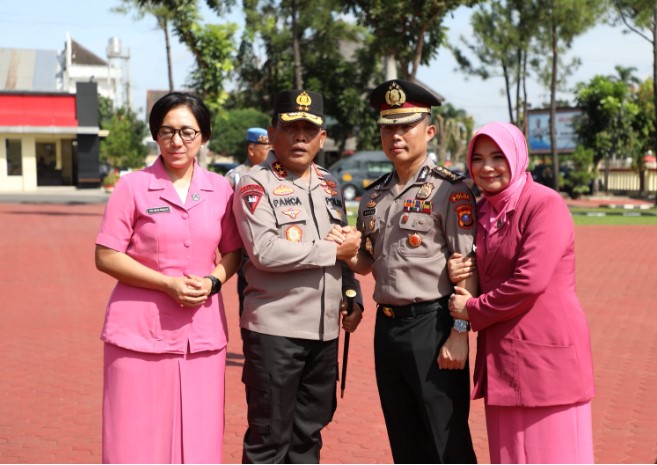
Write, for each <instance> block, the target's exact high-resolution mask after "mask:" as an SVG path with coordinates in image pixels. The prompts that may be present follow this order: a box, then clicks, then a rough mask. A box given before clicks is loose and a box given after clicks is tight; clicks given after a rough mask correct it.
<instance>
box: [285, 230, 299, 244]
mask: <svg viewBox="0 0 657 465" xmlns="http://www.w3.org/2000/svg"><path fill="white" fill-rule="evenodd" d="M302 235H303V231H302V230H301V228H300V227H299V226H290V227H289V228H287V229H286V230H285V238H286V239H287V240H288V241H290V242H301V236H302Z"/></svg>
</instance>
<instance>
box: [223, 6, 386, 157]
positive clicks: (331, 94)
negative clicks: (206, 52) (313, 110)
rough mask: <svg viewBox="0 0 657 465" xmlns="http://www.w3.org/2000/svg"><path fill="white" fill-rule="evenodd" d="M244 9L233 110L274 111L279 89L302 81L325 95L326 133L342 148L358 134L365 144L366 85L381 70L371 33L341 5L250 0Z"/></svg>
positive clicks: (290, 86)
mask: <svg viewBox="0 0 657 465" xmlns="http://www.w3.org/2000/svg"><path fill="white" fill-rule="evenodd" d="M244 8H245V10H244V11H245V17H246V22H245V28H244V33H243V35H242V43H241V45H240V53H239V56H238V59H237V63H236V68H237V73H238V76H239V79H238V80H237V83H238V84H237V85H238V88H237V90H236V92H233V95H232V97H231V99H229V101H228V102H227V104H228V106H229V107H231V108H232V107H237V106H247V107H248V106H251V107H254V108H259V109H260V110H261V111H264V112H267V113H271V111H272V109H273V103H274V99H275V96H276V94H277V93H278V92H279V91H280V90H282V89H289V88H295V87H299V85H300V84H302V85H303V88H305V89H309V90H314V91H317V92H321V93H322V94H323V95H324V112H325V114H326V115H327V130H328V133H329V137H331V138H333V139H334V140H335V142H336V145H337V146H338V147H339V148H343V147H344V146H345V144H346V140H347V139H348V138H349V137H351V136H353V135H357V136H358V138H359V139H360V136H361V134H362V133H363V132H362V128H363V124H364V123H363V122H364V121H365V122H366V123H365V125H367V121H368V119H369V118H371V112H370V109H369V107H368V105H367V102H366V101H365V100H366V99H365V96H366V94H367V88H368V86H369V83H370V82H371V81H373V78H372V76H373V74H374V73H375V72H376V71H377V70H378V69H379V66H380V64H379V61H378V59H377V57H376V56H372V55H371V54H370V53H369V48H368V47H367V45H368V44H369V43H370V42H371V41H372V40H373V38H372V36H371V35H370V34H369V32H368V31H367V30H366V29H365V28H362V27H359V26H355V25H353V24H350V23H349V22H347V21H345V19H344V18H343V17H342V16H341V14H340V12H341V8H342V2H341V1H339V0H316V1H314V2H309V1H305V0H304V1H296V2H291V1H289V0H281V1H278V0H248V1H245V2H244ZM293 23H294V24H293ZM294 31H298V34H297V35H296V36H295V34H294ZM295 44H298V45H295ZM297 46H298V51H299V55H297V54H296V52H295V50H296V48H297ZM256 50H263V51H264V53H265V56H264V57H262V58H259V57H258V54H257V52H256ZM299 72H300V73H301V75H300V76H299Z"/></svg>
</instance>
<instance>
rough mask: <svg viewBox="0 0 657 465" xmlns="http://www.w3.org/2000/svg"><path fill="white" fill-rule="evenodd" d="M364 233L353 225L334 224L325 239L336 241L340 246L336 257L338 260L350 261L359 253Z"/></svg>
mask: <svg viewBox="0 0 657 465" xmlns="http://www.w3.org/2000/svg"><path fill="white" fill-rule="evenodd" d="M361 237H362V234H361V232H360V231H359V230H357V229H356V228H354V227H351V226H334V227H333V229H331V230H330V231H329V233H328V234H327V235H326V237H325V238H324V240H327V241H330V242H335V243H336V244H337V245H338V248H337V250H336V253H335V257H336V258H337V259H338V260H344V261H349V260H350V259H351V258H354V257H355V256H356V255H357V254H358V249H359V248H360V242H361Z"/></svg>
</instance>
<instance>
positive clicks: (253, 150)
mask: <svg viewBox="0 0 657 465" xmlns="http://www.w3.org/2000/svg"><path fill="white" fill-rule="evenodd" d="M270 147H271V145H269V135H267V130H266V129H263V128H249V129H247V130H246V160H245V161H244V163H242V164H241V165H238V166H236V167H235V168H233V169H232V170H230V171H229V172H228V173H226V179H228V182H229V183H230V185H231V186H233V189H234V188H235V185H236V184H237V183H238V182H239V180H240V177H241V176H242V175H243V174H244V173H248V172H249V171H251V170H252V169H253V167H254V166H256V165H259V164H260V163H262V162H263V161H265V158H267V153H268V152H269V148H270ZM248 259H249V256H248V255H247V254H242V264H241V265H240V267H239V269H238V270H237V298H238V300H239V303H240V309H239V312H240V316H242V313H244V290H245V289H246V278H245V277H244V264H245V263H246V262H247V260H248Z"/></svg>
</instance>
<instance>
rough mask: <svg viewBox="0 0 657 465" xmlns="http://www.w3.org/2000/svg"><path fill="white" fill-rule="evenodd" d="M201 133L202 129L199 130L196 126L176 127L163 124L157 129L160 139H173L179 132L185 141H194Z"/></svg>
mask: <svg viewBox="0 0 657 465" xmlns="http://www.w3.org/2000/svg"><path fill="white" fill-rule="evenodd" d="M200 133H201V131H197V130H196V129H194V128H180V129H174V128H172V127H170V126H161V127H160V129H158V130H157V136H158V137H159V138H160V139H165V140H168V139H173V137H174V136H175V135H176V134H178V135H179V136H180V138H181V139H182V140H183V141H184V142H191V141H193V140H194V139H196V136H198V135H199V134H200Z"/></svg>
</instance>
